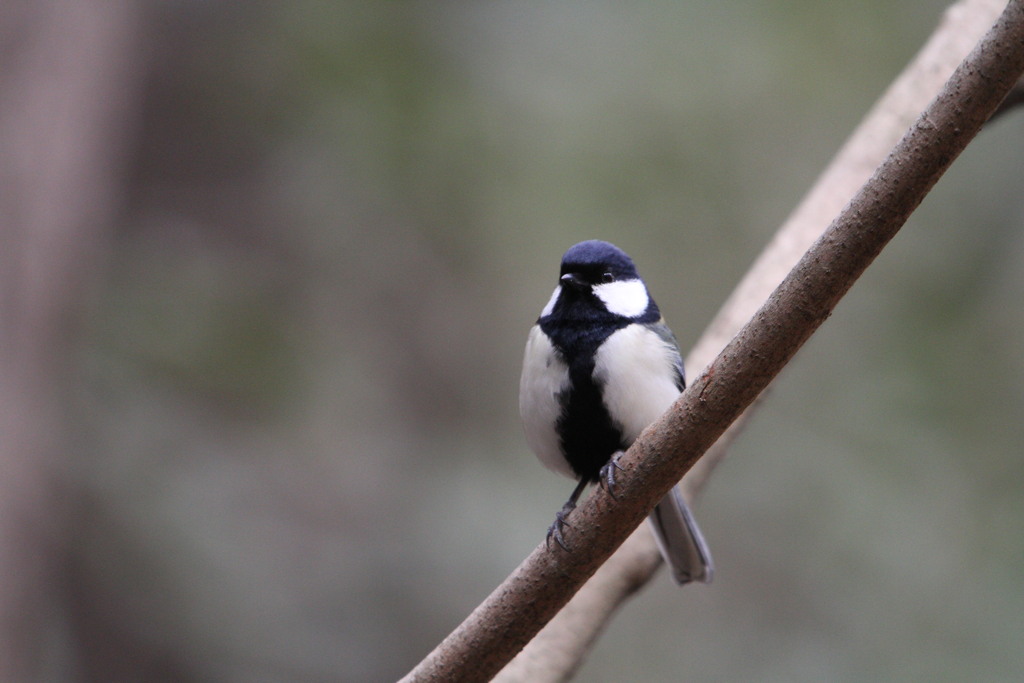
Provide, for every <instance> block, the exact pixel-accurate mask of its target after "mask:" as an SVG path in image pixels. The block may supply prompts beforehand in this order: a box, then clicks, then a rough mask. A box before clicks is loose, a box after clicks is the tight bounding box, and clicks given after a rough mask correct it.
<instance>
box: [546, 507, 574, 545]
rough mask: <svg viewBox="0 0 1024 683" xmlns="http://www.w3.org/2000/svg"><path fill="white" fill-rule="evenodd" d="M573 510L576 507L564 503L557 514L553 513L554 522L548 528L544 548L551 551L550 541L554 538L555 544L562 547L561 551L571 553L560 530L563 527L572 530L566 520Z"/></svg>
mask: <svg viewBox="0 0 1024 683" xmlns="http://www.w3.org/2000/svg"><path fill="white" fill-rule="evenodd" d="M575 509H576V505H575V504H569V503H566V504H565V506H564V507H563V508H562V509H561V510H559V511H558V512H557V513H555V521H554V522H552V523H551V526H549V527H548V535H547V538H546V539H545V540H544V546H545V547H546V548H547V549H548V550H550V549H551V539H552V538H554V539H555V543H557V544H558V545H560V546H561V547H562V550H564V551H566V552H571V551H570V550H569V546H568V545H567V544H566V542H565V538H563V537H562V528H563V527H569V528H570V529H571V528H572V524H569V522H568V521H566V518H567V517H568V516H569V513H570V512H572V511H573V510H575Z"/></svg>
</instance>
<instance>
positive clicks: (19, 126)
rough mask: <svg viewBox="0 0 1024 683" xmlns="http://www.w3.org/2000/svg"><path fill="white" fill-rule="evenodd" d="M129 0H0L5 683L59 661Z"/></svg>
mask: <svg viewBox="0 0 1024 683" xmlns="http://www.w3.org/2000/svg"><path fill="white" fill-rule="evenodd" d="M137 19H138V12H137V7H136V4H135V2H134V0H76V1H75V2H66V1H62V0H13V1H7V2H4V3H3V4H2V6H0V55H2V64H3V67H2V69H0V680H2V681H30V680H38V679H40V678H41V677H43V676H44V675H45V673H46V672H47V670H49V672H50V673H51V674H52V672H53V669H52V667H54V666H55V665H57V664H58V662H57V661H56V659H55V655H54V654H53V653H54V652H55V651H57V650H59V648H55V647H54V645H55V644H56V643H57V642H59V640H57V639H56V637H55V634H58V633H60V631H59V628H60V625H61V622H62V613H63V609H62V604H61V598H60V593H61V590H60V587H61V585H62V584H63V583H64V581H63V576H62V574H63V572H64V571H66V566H65V565H64V564H63V560H64V559H65V558H66V551H67V548H68V543H67V541H68V538H67V533H66V531H67V529H68V523H67V522H68V516H69V515H70V514H71V511H72V506H71V505H70V504H69V500H70V496H69V493H70V492H73V491H74V486H73V482H71V481H69V480H68V470H69V465H70V464H71V462H72V458H73V457H75V455H76V452H75V443H74V441H73V440H72V439H71V438H69V437H70V432H69V430H68V428H67V427H68V425H67V415H66V411H65V410H64V407H65V402H66V399H67V396H68V391H69V389H70V388H71V385H72V381H73V378H74V356H75V352H76V347H77V344H76V342H77V336H78V335H77V327H78V325H77V323H78V317H79V314H80V312H81V310H82V308H83V304H84V303H85V301H86V297H85V292H86V291H87V289H88V285H89V284H90V280H91V278H92V277H93V275H94V271H95V265H96V262H97V258H98V257H99V256H100V255H101V254H102V253H103V251H104V246H105V243H106V239H107V231H108V229H109V225H110V222H111V219H112V217H113V215H114V214H115V212H116V209H117V205H118V202H119V200H120V196H119V195H120V193H119V189H120V188H119V183H120V177H119V176H120V174H119V168H120V166H121V162H122V157H123V154H122V151H123V149H122V144H123V143H124V142H125V140H126V138H127V136H126V135H125V133H124V131H125V128H126V124H127V123H128V122H129V120H130V119H131V118H132V114H133V109H134V107H135V106H136V102H137V99H138V97H137V92H138V88H137V85H138V76H139V75H140V74H139V73H138V66H137V65H138V63H139V60H138V58H137V57H138V55H137V52H138V48H139V46H140V43H139V42H138V41H136V40H135V38H136V33H137V23H138V22H137Z"/></svg>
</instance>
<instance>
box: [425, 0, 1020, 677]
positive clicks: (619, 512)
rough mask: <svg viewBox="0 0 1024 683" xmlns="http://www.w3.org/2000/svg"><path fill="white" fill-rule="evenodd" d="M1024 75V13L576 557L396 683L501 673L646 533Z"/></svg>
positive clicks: (506, 595)
mask: <svg viewBox="0 0 1024 683" xmlns="http://www.w3.org/2000/svg"><path fill="white" fill-rule="evenodd" d="M1022 72H1024V7H1022V2H1021V1H1020V0H1015V1H1012V2H1010V3H1009V4H1008V5H1007V7H1006V9H1005V11H1004V12H1003V14H1002V15H1001V16H1000V18H999V19H998V21H997V22H996V25H995V26H994V27H993V29H992V30H991V31H990V32H989V33H988V34H986V36H985V38H984V39H983V40H982V42H981V43H979V45H978V46H977V47H976V48H975V49H974V50H973V51H972V52H971V54H970V55H969V56H968V57H967V59H966V60H965V61H964V63H963V64H961V66H960V67H958V68H957V70H956V71H955V72H954V74H953V76H952V77H951V78H950V80H949V81H948V82H947V83H946V85H945V87H944V88H943V90H942V92H941V93H940V94H939V96H938V97H937V98H936V99H935V100H934V101H933V102H932V103H931V104H930V105H929V106H928V108H927V109H926V110H925V112H924V113H923V114H922V115H921V116H920V117H919V118H918V120H917V122H916V123H914V125H913V126H912V127H911V129H910V130H909V131H908V132H907V133H906V135H904V137H903V138H902V139H901V140H900V141H899V143H898V144H897V145H896V147H895V149H893V151H892V152H891V153H890V155H889V156H888V158H887V159H886V160H885V162H884V163H883V164H882V165H881V166H880V167H879V168H878V169H877V170H876V171H875V173H874V174H873V175H872V177H871V179H870V180H869V181H868V182H867V184H865V185H864V187H863V188H861V190H860V191H859V192H858V193H857V195H856V196H855V197H854V198H853V200H852V201H851V202H850V203H849V204H848V205H847V206H846V208H844V209H843V211H842V213H841V214H840V215H839V216H838V218H836V219H835V220H834V221H833V222H832V224H831V225H830V226H829V228H828V229H827V230H826V232H825V233H824V234H823V235H822V236H821V237H820V238H819V239H818V240H817V241H816V242H815V243H814V245H813V246H812V247H811V248H810V249H809V250H808V251H807V253H805V254H804V255H803V257H802V258H801V259H800V261H799V262H798V263H797V264H796V266H795V267H794V268H793V270H792V271H791V272H790V273H789V274H788V275H787V276H786V278H785V279H784V280H783V282H782V284H781V285H780V286H779V287H778V288H777V289H776V290H775V291H774V292H773V294H772V296H771V297H770V298H769V300H768V301H767V303H765V305H764V306H762V307H761V308H760V310H758V312H757V313H756V314H755V315H754V317H753V318H752V319H751V320H750V321H749V322H748V323H747V324H746V325H745V326H744V327H743V329H742V330H741V331H740V332H739V333H738V334H737V335H736V337H734V338H733V340H732V341H731V342H730V343H729V344H728V345H727V346H726V348H725V349H724V350H723V351H722V352H721V353H720V354H719V355H718V356H717V358H716V359H715V360H714V361H713V362H712V363H711V364H710V365H709V366H708V367H707V369H706V371H705V372H704V373H703V374H702V375H701V376H700V377H698V378H697V380H696V381H695V382H694V383H693V384H692V385H691V386H690V387H689V388H688V389H687V390H686V392H684V394H683V395H682V396H681V397H680V399H679V401H677V403H676V404H675V405H674V406H673V407H672V409H671V410H670V411H669V412H668V413H667V414H666V415H665V416H664V417H663V418H662V419H661V420H659V421H658V422H657V423H655V424H654V425H652V426H651V427H650V428H648V429H647V430H646V431H645V432H644V433H643V434H642V435H641V437H640V439H638V440H637V442H636V443H635V444H634V445H633V447H632V448H630V450H629V452H628V453H627V454H626V455H625V457H623V459H622V461H621V464H622V466H623V469H624V470H625V471H624V472H623V473H622V476H621V478H620V483H619V492H618V493H619V496H618V499H617V500H614V501H613V500H611V499H610V498H609V497H608V496H607V494H605V493H603V492H598V493H596V494H595V495H592V496H591V497H590V498H588V499H587V501H586V502H585V503H584V504H583V505H581V506H580V507H579V508H578V509H577V511H576V512H575V514H574V527H573V528H572V529H570V530H569V531H568V532H567V534H566V537H567V540H568V542H569V544H570V545H571V547H573V548H574V551H573V552H572V553H565V552H561V551H554V552H548V551H547V550H546V549H545V548H544V546H543V545H541V546H539V547H538V548H536V549H535V550H534V551H533V553H531V555H530V556H529V557H528V558H527V559H526V560H525V561H524V562H523V563H522V564H521V565H520V566H519V567H518V568H517V569H516V570H515V572H513V574H512V575H511V576H510V577H509V578H508V579H507V580H506V581H505V582H504V583H503V584H502V585H501V586H499V587H498V588H497V589H496V590H495V591H494V592H493V593H492V594H491V595H490V596H489V597H488V598H487V599H486V600H485V601H484V602H483V603H482V604H481V605H480V606H479V607H477V609H476V610H474V611H473V613H472V614H471V615H470V616H469V617H468V618H467V619H466V620H465V621H464V622H463V623H462V625H460V626H459V627H458V628H457V629H456V630H455V631H454V632H453V633H452V634H451V635H450V636H449V637H448V638H446V639H445V640H444V641H443V642H442V643H441V644H440V645H439V646H438V647H437V648H436V649H435V650H434V651H433V652H432V653H431V654H430V655H429V656H428V657H427V658H426V659H425V660H424V661H423V662H421V663H420V665H419V666H417V667H416V668H415V669H414V670H413V671H412V672H411V673H410V674H409V675H408V676H407V677H406V679H405V680H410V681H421V680H444V681H476V680H487V679H489V678H490V677H492V676H493V675H494V674H495V673H497V672H498V671H499V670H500V669H501V668H502V667H503V666H504V665H505V664H506V663H507V662H508V661H509V660H510V659H511V658H512V657H513V656H514V654H515V653H516V652H517V651H518V650H519V649H520V648H522V647H523V646H524V645H525V644H526V643H527V642H528V641H529V640H530V639H531V638H532V637H533V636H534V635H535V634H536V633H537V631H538V630H540V628H541V627H542V626H543V625H544V624H545V623H547V621H548V620H549V619H551V617H552V616H554V614H555V613H557V611H558V610H559V609H561V608H562V607H563V606H564V605H565V604H566V602H568V600H569V599H570V597H571V596H572V594H573V593H575V592H576V591H577V590H578V589H579V587H580V586H581V585H582V584H583V582H584V581H586V580H587V578H589V577H590V576H591V575H593V573H594V572H595V571H596V570H597V568H598V567H599V566H600V565H601V564H602V563H603V562H604V561H605V560H606V559H607V558H608V557H609V556H610V555H611V554H612V553H613V552H614V551H615V549H616V548H617V547H618V546H619V545H620V544H621V543H622V542H623V541H624V540H625V539H626V538H627V537H628V536H629V534H630V533H631V532H632V531H633V530H634V529H635V528H636V527H637V526H638V525H639V524H640V523H641V522H642V520H643V519H644V517H645V516H646V515H647V513H648V512H649V511H650V510H651V509H652V508H653V506H654V505H655V503H656V502H657V501H658V500H659V499H660V498H661V497H662V496H663V495H664V494H665V493H666V492H667V491H668V489H669V488H671V487H672V486H673V485H674V484H675V482H677V481H678V480H679V479H680V478H681V477H682V476H683V475H684V474H685V473H686V471H687V470H688V469H690V467H691V466H692V465H693V464H694V462H696V460H697V459H698V458H699V457H700V456H701V455H702V454H703V453H704V452H705V451H706V450H707V449H708V448H709V447H710V446H711V445H712V444H713V443H714V442H715V441H716V440H717V439H718V438H719V437H720V436H721V435H722V434H723V433H724V432H725V430H726V429H727V428H728V427H729V425H730V424H732V422H734V421H735V420H736V419H737V418H738V417H739V416H740V415H741V414H742V413H743V411H744V410H745V409H746V408H747V407H748V406H749V405H750V404H751V402H752V401H753V400H754V399H755V398H756V397H757V395H758V394H759V393H760V392H761V391H762V390H763V389H764V388H765V387H766V386H767V385H768V383H769V382H770V381H771V380H772V379H773V378H774V377H775V375H776V374H778V372H779V371H780V370H781V369H782V367H784V366H785V364H786V363H787V362H788V361H789V360H790V359H791V358H792V357H793V355H794V354H795V353H796V351H797V350H798V349H799V348H800V347H801V346H802V344H803V343H804V342H805V341H806V340H807V339H808V338H809V337H810V335H811V334H813V332H814V331H815V330H816V329H817V328H818V327H819V326H820V324H821V323H822V322H823V321H824V320H825V319H826V318H827V317H828V316H829V315H830V313H831V311H832V310H833V308H834V307H835V305H836V303H837V302H838V301H839V299H840V298H841V297H842V296H843V295H844V294H845V293H846V292H847V291H848V290H849V288H850V287H851V286H852V284H853V282H855V281H856V279H857V278H858V277H859V276H860V274H861V273H862V272H863V271H864V269H865V268H867V266H868V265H869V264H870V263H871V262H872V261H873V260H874V258H875V257H876V256H877V255H878V253H879V252H880V251H881V249H882V248H883V247H884V246H885V245H886V244H887V243H888V241H889V240H890V239H891V238H892V237H893V236H894V235H895V234H896V232H897V231H898V230H899V228H900V227H902V225H903V224H904V223H905V221H906V219H907V218H908V217H909V215H910V213H911V212H912V211H913V210H914V209H915V208H916V207H917V206H918V204H919V203H920V202H921V200H922V199H923V198H924V196H925V195H926V194H927V193H928V191H929V190H930V189H931V187H932V186H933V185H934V184H935V182H936V181H937V180H938V178H939V177H940V176H941V175H942V173H943V172H944V171H945V169H946V168H948V167H949V165H950V164H951V163H952V161H953V160H954V159H955V158H956V157H957V155H958V154H959V153H960V152H961V151H962V150H963V149H964V147H966V145H967V143H968V142H969V141H970V140H971V139H972V138H973V136H974V135H975V134H976V133H977V132H978V130H980V128H981V126H982V124H983V123H984V122H985V121H986V120H987V119H988V118H989V116H991V114H992V112H993V111H995V109H996V107H997V106H998V105H999V104H1000V102H1001V101H1002V99H1003V98H1004V97H1005V96H1006V94H1007V93H1008V92H1009V91H1010V89H1011V87H1012V86H1013V85H1014V83H1015V82H1016V81H1017V80H1018V78H1020V76H1021V73H1022Z"/></svg>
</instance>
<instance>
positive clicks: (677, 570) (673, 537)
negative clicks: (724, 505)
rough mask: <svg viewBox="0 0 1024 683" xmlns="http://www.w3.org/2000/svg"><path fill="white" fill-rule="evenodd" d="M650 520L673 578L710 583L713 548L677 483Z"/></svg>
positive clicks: (679, 580)
mask: <svg viewBox="0 0 1024 683" xmlns="http://www.w3.org/2000/svg"><path fill="white" fill-rule="evenodd" d="M648 520H650V522H651V528H652V529H653V530H654V538H655V540H656V541H657V542H658V548H659V549H660V550H661V556H662V557H664V558H665V562H667V563H668V566H669V569H671V570H672V576H673V578H675V580H676V581H677V582H678V583H679V584H680V585H682V584H685V583H689V582H691V581H700V582H702V583H711V578H712V576H714V573H715V565H714V562H713V561H712V559H711V551H710V550H708V545H707V543H706V542H705V541H704V534H702V533H701V532H700V527H698V526H697V522H696V520H695V519H694V518H693V513H692V512H690V508H689V506H687V504H686V501H685V500H683V494H682V493H681V492H680V490H679V487H678V486H676V487H673V489H672V490H671V491H669V492H668V494H667V495H666V496H665V497H664V498H662V499H661V502H660V503H658V504H657V506H655V508H654V511H653V512H651V515H650V517H648Z"/></svg>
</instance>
